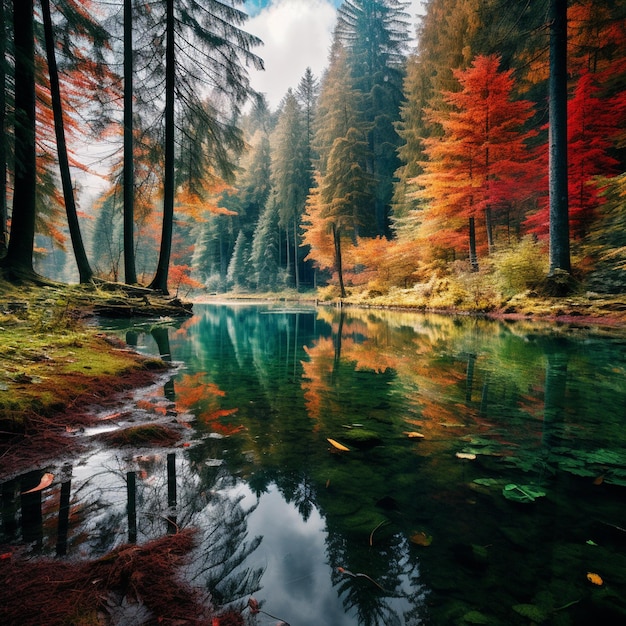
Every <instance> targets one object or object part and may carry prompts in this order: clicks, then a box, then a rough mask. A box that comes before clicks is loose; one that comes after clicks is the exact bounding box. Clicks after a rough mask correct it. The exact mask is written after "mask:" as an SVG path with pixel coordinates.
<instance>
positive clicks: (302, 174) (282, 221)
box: [271, 89, 311, 289]
mask: <svg viewBox="0 0 626 626" xmlns="http://www.w3.org/2000/svg"><path fill="white" fill-rule="evenodd" d="M303 121H304V120H303V115H302V110H301V109H300V106H299V104H298V101H297V99H296V97H295V94H294V93H293V92H292V91H291V89H290V90H289V91H288V92H287V95H286V96H285V98H284V99H283V102H282V106H281V112H280V114H279V117H278V122H277V124H276V128H275V130H274V133H273V135H272V140H271V142H272V147H273V150H272V153H273V158H272V174H271V182H272V199H271V202H273V203H274V204H275V205H276V208H277V210H278V219H279V221H278V224H279V227H280V228H281V229H283V230H284V231H285V235H286V236H285V244H286V246H285V247H286V253H287V254H286V267H287V273H288V274H289V273H290V271H291V267H290V266H291V265H292V266H293V279H294V284H295V287H296V289H299V288H300V274H299V272H300V268H299V262H300V259H299V251H300V232H299V230H300V219H301V217H302V213H303V212H304V206H305V203H306V198H307V194H308V192H309V185H310V167H311V164H310V161H309V160H308V158H307V136H306V127H305V125H304V123H303Z"/></svg>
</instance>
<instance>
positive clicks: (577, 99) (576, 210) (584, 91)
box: [526, 70, 626, 239]
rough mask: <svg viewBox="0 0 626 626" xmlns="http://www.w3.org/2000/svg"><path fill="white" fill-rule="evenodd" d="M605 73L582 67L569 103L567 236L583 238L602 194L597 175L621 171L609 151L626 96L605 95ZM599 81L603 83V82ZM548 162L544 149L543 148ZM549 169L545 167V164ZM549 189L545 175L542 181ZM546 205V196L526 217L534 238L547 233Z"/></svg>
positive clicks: (625, 106) (622, 117)
mask: <svg viewBox="0 0 626 626" xmlns="http://www.w3.org/2000/svg"><path fill="white" fill-rule="evenodd" d="M602 77H603V74H596V75H594V74H592V73H591V72H590V71H588V70H584V71H583V72H582V75H581V76H580V79H579V80H578V83H577V84H576V88H575V90H574V95H573V97H572V98H571V100H570V102H569V106H568V124H567V136H568V156H567V159H568V194H569V222H570V235H571V236H572V238H574V239H582V238H583V237H585V235H586V234H588V232H589V228H590V225H591V223H592V222H593V220H594V218H595V215H596V210H597V208H598V207H599V206H600V205H601V203H602V201H603V197H602V195H601V193H600V191H601V190H600V189H599V187H598V186H597V185H596V184H594V179H595V177H597V176H603V177H612V176H615V175H617V174H618V173H619V161H618V160H617V159H616V158H615V157H614V156H613V155H612V154H611V149H612V148H613V146H614V145H615V143H616V140H617V138H618V136H619V134H620V133H621V132H623V126H624V122H625V118H626V96H625V95H624V92H620V93H618V94H616V95H615V96H613V97H609V98H603V97H602V89H603V87H602V86H601V85H602V84H603V78H602ZM601 81H602V82H601ZM543 153H544V154H545V156H544V157H543V163H544V164H545V163H546V160H547V151H546V150H543ZM544 169H545V171H547V166H546V167H544ZM544 187H545V188H546V189H547V179H546V181H545V183H544ZM548 212H549V206H548V199H547V197H545V196H544V197H542V198H541V199H540V205H539V210H538V211H537V212H536V213H534V214H532V215H530V216H529V217H528V219H527V220H526V223H527V227H528V228H529V230H530V231H531V232H533V233H535V234H536V235H537V236H539V237H541V238H544V237H547V236H548V232H549V230H548V228H549V215H548Z"/></svg>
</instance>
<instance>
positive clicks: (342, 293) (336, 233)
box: [333, 224, 346, 298]
mask: <svg viewBox="0 0 626 626" xmlns="http://www.w3.org/2000/svg"><path fill="white" fill-rule="evenodd" d="M333 243H334V245H335V267H336V269H337V276H338V277H339V297H340V298H345V297H346V288H345V287H344V284H343V261H342V259H341V230H340V229H339V228H337V226H336V225H335V224H333Z"/></svg>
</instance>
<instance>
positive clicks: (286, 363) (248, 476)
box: [2, 304, 626, 626]
mask: <svg viewBox="0 0 626 626" xmlns="http://www.w3.org/2000/svg"><path fill="white" fill-rule="evenodd" d="M194 311H195V315H194V317H193V318H191V319H189V320H187V321H185V323H184V324H168V323H167V322H165V321H160V322H146V323H143V324H139V325H135V326H133V327H130V328H127V327H123V326H120V325H107V326H106V329H107V330H108V331H110V332H116V333H119V334H120V335H121V336H123V337H125V338H126V340H127V341H128V342H129V343H130V344H132V345H134V346H135V347H137V349H139V350H140V351H143V352H146V353H151V354H161V355H162V356H164V358H167V359H171V360H172V361H173V362H174V363H176V364H177V369H176V370H175V374H174V375H173V377H172V378H171V379H168V380H164V381H163V384H162V385H158V386H155V387H154V388H152V389H150V390H144V392H143V393H142V394H141V395H139V396H138V397H137V398H136V399H135V400H133V401H132V402H130V403H129V404H128V406H126V407H123V410H122V411H121V412H120V413H121V415H120V417H119V418H116V419H112V420H109V419H107V420H104V421H103V425H102V427H100V428H99V429H95V430H102V429H104V428H115V427H116V426H118V425H124V424H126V423H139V422H142V421H145V420H146V419H150V420H156V419H162V420H166V421H177V422H179V423H184V424H185V425H186V426H187V427H188V428H187V429H186V430H187V432H188V433H189V438H190V441H189V443H190V445H189V446H188V447H180V446H179V447H177V448H175V449H172V450H155V449H151V450H122V451H120V450H118V451H115V452H113V451H111V450H108V449H105V448H102V447H95V448H94V449H93V450H92V451H91V452H89V453H86V454H85V455H83V456H81V457H79V458H77V459H73V460H71V462H70V461H67V460H66V462H65V464H64V465H59V466H58V467H48V468H42V470H41V472H39V473H37V472H35V473H32V475H29V476H23V477H18V478H17V479H16V480H14V481H11V482H10V483H6V484H5V485H3V508H2V520H3V529H2V530H3V535H4V537H3V540H5V541H6V540H7V539H8V540H10V541H15V542H18V541H26V542H28V544H29V546H30V550H31V551H32V552H33V554H35V553H37V554H57V555H67V556H94V555H98V554H102V553H104V552H106V551H107V550H109V549H111V548H112V547H114V546H115V545H118V544H119V543H121V542H124V541H128V540H129V539H130V540H132V541H138V542H143V541H146V540H148V539H151V538H155V537H158V536H161V535H162V534H164V533H165V532H171V531H172V530H175V529H177V528H183V527H188V526H194V527H198V528H200V529H201V536H202V541H201V544H200V547H199V549H198V551H197V554H195V555H194V558H193V559H192V561H191V563H190V565H189V568H188V571H187V572H186V574H187V576H188V577H189V579H190V581H192V582H193V583H194V584H197V585H200V586H202V587H204V588H206V589H207V591H208V592H210V594H211V596H212V598H213V601H214V602H216V603H220V604H223V605H228V604H230V603H234V604H235V605H237V604H245V603H246V602H247V599H248V598H249V597H250V596H254V597H255V598H256V599H257V600H259V601H260V602H261V603H262V607H263V610H264V611H266V613H269V614H271V615H273V616H276V618H270V617H268V616H267V615H266V614H261V615H259V616H257V618H256V620H257V621H256V623H257V624H261V625H262V624H276V622H277V619H278V618H280V619H281V620H284V621H286V622H288V623H289V624H291V625H292V626H296V625H298V626H313V625H315V626H319V625H329V626H335V625H336V626H356V625H367V626H370V625H371V626H373V625H381V626H382V625H385V626H387V625H396V624H398V625H414V624H435V625H439V624H441V625H447V624H531V623H536V624H539V623H546V624H556V625H560V624H563V625H566V624H581V625H582V624H585V625H586V624H613V623H615V624H622V623H626V622H625V621H624V620H625V618H626V600H625V597H626V596H625V590H626V504H625V503H626V500H625V498H624V496H625V488H626V428H625V425H626V379H625V375H626V351H625V348H626V336H625V335H624V334H620V333H618V332H614V331H608V330H602V329H597V328H589V327H572V326H565V325H563V326H548V325H539V324H533V323H530V322H523V321H518V322H509V323H502V322H494V321H487V320H480V319H474V318H469V317H444V316H435V315H420V314H416V313H406V312H404V313H403V312H391V311H374V310H357V309H344V310H341V311H340V310H337V309H334V308H327V307H320V308H306V307H290V308H284V307H279V306H276V305H275V306H269V305H259V304H236V305H232V304H206V305H196V306H195V307H194ZM103 417H108V416H107V415H103ZM88 434H89V433H88ZM329 439H332V440H333V441H335V442H337V443H339V444H341V445H343V446H345V447H346V448H348V450H347V451H346V450H338V449H337V448H336V447H334V446H333V445H332V444H331V443H330V442H329V441H328V440H329ZM43 471H49V472H51V473H53V474H54V475H55V482H54V483H53V485H52V486H51V487H50V488H49V489H47V490H44V492H43V495H42V496H41V497H42V498H43V502H40V505H41V506H39V509H37V506H34V507H33V506H32V505H30V507H29V505H28V503H26V505H25V504H24V502H23V496H22V502H21V504H20V502H19V501H18V500H16V499H15V498H13V497H12V495H14V494H16V493H19V491H20V490H24V489H25V487H26V486H28V485H31V484H36V483H37V481H38V480H39V478H40V477H41V473H42V472H43ZM130 474H132V475H133V480H135V481H136V493H135V508H136V510H135V513H134V516H133V515H131V514H129V507H128V493H129V492H128V484H129V475H130ZM68 483H69V485H70V486H69V487H68V486H67V485H68ZM63 485H66V488H65V489H66V491H65V494H66V495H65V502H67V499H68V497H69V503H70V504H69V507H67V508H69V511H70V513H69V515H68V517H69V521H68V523H67V524H64V525H63V526H62V525H61V519H62V518H64V516H65V515H67V514H65V513H63V511H64V510H65V509H64V507H63V503H64V500H63V494H62V493H61V492H62V486H63ZM174 487H175V489H174ZM68 493H69V494H70V495H69V496H68V495H67V494H68ZM57 518H58V520H59V522H58V523H57V521H56V520H57ZM61 528H63V532H60V529H61ZM589 573H593V574H597V575H598V576H599V577H600V578H601V579H602V584H601V585H597V584H594V583H593V582H591V581H590V580H589V579H588V574H589Z"/></svg>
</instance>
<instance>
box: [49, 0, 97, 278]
mask: <svg viewBox="0 0 626 626" xmlns="http://www.w3.org/2000/svg"><path fill="white" fill-rule="evenodd" d="M41 10H42V16H43V24H44V35H45V39H46V57H47V61H48V74H49V76H50V93H51V96H52V112H53V115H54V132H55V135H56V141H57V155H58V159H59V170H60V172H61V184H62V186H63V199H64V201H65V213H66V215H67V225H68V227H69V230H70V238H71V240H72V248H73V250H74V258H75V260H76V265H77V267H78V275H79V277H80V282H81V283H88V282H90V281H91V279H92V278H93V272H92V271H91V267H90V266H89V260H88V259H87V254H86V252H85V246H84V245H83V238H82V236H81V234H80V224H79V223H78V214H77V212H76V201H75V199H74V188H73V187H72V176H71V174H70V162H69V159H68V157H67V143H66V141H65V126H64V123H63V105H62V104H61V88H60V85H59V71H58V68H57V62H56V57H55V54H54V33H53V31H52V18H51V16H50V0H41Z"/></svg>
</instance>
